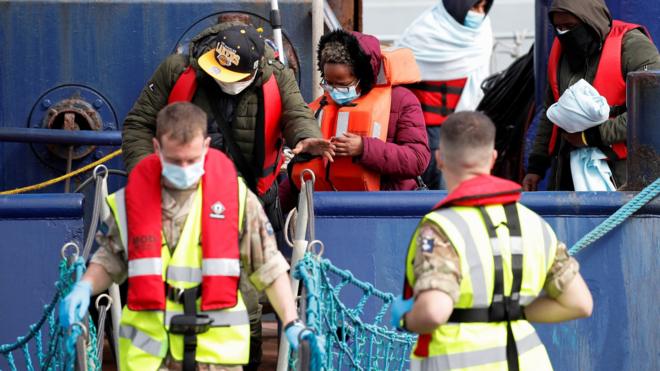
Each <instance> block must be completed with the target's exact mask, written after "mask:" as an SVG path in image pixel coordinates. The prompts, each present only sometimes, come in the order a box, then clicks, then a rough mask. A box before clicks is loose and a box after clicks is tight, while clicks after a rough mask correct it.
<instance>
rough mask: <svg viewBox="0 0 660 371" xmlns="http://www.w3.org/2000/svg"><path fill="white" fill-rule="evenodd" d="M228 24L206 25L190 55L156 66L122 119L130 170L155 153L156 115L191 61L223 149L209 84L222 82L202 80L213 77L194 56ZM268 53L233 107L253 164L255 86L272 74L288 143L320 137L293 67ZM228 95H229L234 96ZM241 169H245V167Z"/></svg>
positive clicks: (199, 100) (240, 140)
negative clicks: (278, 92)
mask: <svg viewBox="0 0 660 371" xmlns="http://www.w3.org/2000/svg"><path fill="white" fill-rule="evenodd" d="M229 25H230V24H229V23H221V24H217V25H215V26H213V27H210V28H207V29H206V30H204V31H203V32H202V33H200V34H199V35H197V36H196V37H195V38H194V39H193V40H192V41H191V44H190V49H189V51H190V55H189V56H188V55H182V54H174V55H170V56H169V57H167V58H166V59H165V61H163V62H162V63H161V64H160V66H158V68H157V69H156V72H154V74H153V76H152V77H151V78H150V79H149V81H148V82H147V84H146V86H145V88H144V89H143V90H142V93H141V94H140V96H139V98H138V99H137V101H136V102H135V105H134V106H133V108H132V109H131V111H130V112H129V113H128V115H127V117H126V120H125V121H124V126H123V130H122V137H123V138H122V139H123V141H122V150H123V158H124V164H125V165H126V169H127V170H128V171H131V169H133V167H134V166H135V165H136V164H137V163H138V162H139V161H140V160H141V159H142V158H144V157H145V156H147V155H148V154H150V153H153V145H152V138H153V137H154V135H155V133H156V115H157V114H158V111H160V109H161V108H163V107H165V105H167V99H168V97H169V94H170V91H171V90H172V88H173V86H174V84H175V83H176V81H177V80H178V78H179V75H180V74H181V73H182V72H183V71H184V70H185V69H186V68H187V67H188V66H189V65H192V67H193V68H194V69H195V70H196V71H197V76H198V82H199V83H198V88H197V91H196V93H195V95H194V97H193V99H192V102H193V103H195V104H196V105H198V106H199V107H201V108H202V109H203V110H204V111H205V112H206V114H207V115H208V116H209V118H210V119H211V120H209V135H211V138H212V146H213V147H216V148H218V149H220V150H223V151H224V150H225V148H223V147H224V146H223V145H222V140H221V139H220V138H219V136H220V134H219V130H218V128H217V123H215V122H214V121H215V120H213V119H214V118H215V115H214V114H213V110H212V108H211V103H212V102H211V101H210V99H209V98H208V95H209V94H208V92H207V89H218V91H219V90H220V87H219V86H218V85H217V84H215V83H212V84H203V83H202V82H203V80H204V79H207V80H208V79H210V80H211V81H213V80H212V79H211V77H210V76H208V75H207V74H206V73H204V72H203V71H202V70H201V69H200V68H199V66H198V65H197V60H196V58H197V57H199V55H201V54H203V53H204V52H205V51H207V50H209V45H210V40H212V39H213V35H215V34H217V32H218V31H219V30H221V29H223V28H225V27H228V26H229ZM264 54H265V56H264V58H262V60H261V62H260V68H259V72H258V74H257V77H256V79H255V81H254V83H253V84H252V85H251V86H250V87H248V88H247V89H246V90H245V91H243V92H242V93H240V94H239V95H238V96H236V97H235V98H234V99H237V103H236V108H235V110H234V115H235V118H234V120H233V122H232V123H231V124H230V125H231V128H232V133H233V136H234V139H235V141H236V143H237V144H238V147H239V148H240V150H241V153H242V154H243V156H244V157H245V159H246V160H247V162H248V163H250V164H252V163H253V156H254V143H255V128H256V126H257V112H258V97H257V91H258V89H262V84H263V83H264V82H266V81H268V79H269V78H270V77H271V75H274V76H275V79H276V80H277V84H278V86H279V90H280V96H281V99H282V120H281V129H282V136H283V138H284V140H285V143H286V144H287V145H288V146H289V147H291V148H293V147H294V146H295V145H296V143H298V142H299V141H300V140H302V139H305V138H320V137H321V132H320V130H319V128H318V125H317V123H316V120H315V119H314V117H313V113H312V111H311V110H310V109H309V107H308V106H307V104H306V103H305V101H304V100H303V98H302V96H301V95H300V90H299V88H298V83H297V82H296V79H295V77H294V75H293V72H292V71H291V69H289V68H287V67H285V66H284V65H282V64H281V63H280V62H279V61H277V60H276V59H275V58H274V53H273V51H272V49H270V48H269V47H266V51H265V53H264ZM227 99H231V97H228V98H227ZM238 170H239V172H240V171H241V169H238ZM259 170H260V169H255V172H254V173H255V174H259V173H260V171H259Z"/></svg>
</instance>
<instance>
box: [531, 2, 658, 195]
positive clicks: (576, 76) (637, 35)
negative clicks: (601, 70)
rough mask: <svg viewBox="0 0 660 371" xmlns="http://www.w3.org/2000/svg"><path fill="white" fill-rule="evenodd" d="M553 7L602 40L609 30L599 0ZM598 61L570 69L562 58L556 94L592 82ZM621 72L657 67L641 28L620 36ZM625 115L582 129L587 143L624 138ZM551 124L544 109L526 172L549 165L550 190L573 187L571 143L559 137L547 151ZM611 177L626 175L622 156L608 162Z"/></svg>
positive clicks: (548, 97) (541, 171) (607, 16)
mask: <svg viewBox="0 0 660 371" xmlns="http://www.w3.org/2000/svg"><path fill="white" fill-rule="evenodd" d="M553 11H566V12H570V13H572V14H574V15H575V16H576V17H577V18H579V19H580V20H581V21H582V22H584V23H585V24H587V25H589V26H590V27H592V28H593V29H594V30H596V32H597V33H598V34H599V35H600V36H601V40H603V41H604V40H605V38H606V37H607V35H608V34H609V31H610V25H611V15H610V13H609V10H608V9H607V7H606V6H605V4H604V3H603V2H602V0H581V1H575V0H555V1H554V2H553V4H552V6H551V8H550V12H551V13H552V12H553ZM599 62H600V53H598V54H596V55H593V56H592V57H591V58H588V59H587V60H586V61H585V67H584V69H583V70H582V71H578V72H576V71H571V69H570V67H569V65H568V62H567V61H566V60H565V59H564V58H562V59H561V60H560V63H559V68H558V71H559V72H558V82H559V94H560V95H561V94H563V93H564V91H565V90H566V89H567V88H568V87H570V86H571V85H573V84H575V83H576V82H578V81H579V80H580V79H585V80H586V81H587V82H589V83H593V81H594V78H595V76H596V71H597V69H598V64H599ZM621 69H622V71H621V73H622V74H623V76H624V78H625V76H626V75H627V74H628V72H632V71H640V70H644V69H660V55H659V54H658V49H657V48H656V47H655V45H653V43H652V42H651V40H649V38H648V37H647V36H646V35H645V34H644V33H642V32H641V31H640V30H633V31H630V32H628V33H627V34H626V35H624V37H623V42H622V51H621ZM554 102H555V99H554V97H553V94H552V89H551V88H550V87H549V86H548V89H547V94H546V98H545V108H546V109H547V108H548V107H550V106H551V105H552V104H553V103H554ZM627 119H628V115H627V114H626V113H623V114H621V115H619V116H616V117H614V118H611V119H609V120H608V121H605V122H604V123H602V124H601V125H598V126H596V127H594V128H592V129H589V130H587V131H585V135H586V138H587V139H588V140H587V143H588V144H589V145H590V146H598V145H611V144H613V143H617V142H621V141H626V137H627V121H628V120H627ZM552 126H553V124H552V123H551V122H550V120H548V118H547V116H546V115H545V113H543V114H542V117H541V120H540V122H539V126H538V130H537V134H536V139H535V141H534V145H533V148H532V152H531V153H530V157H529V163H528V167H527V172H528V173H531V174H538V175H541V176H543V175H544V174H545V172H546V170H547V169H548V168H549V167H550V166H551V165H553V166H552V169H551V171H550V174H549V176H550V178H549V180H548V189H549V190H573V181H572V178H571V175H570V174H571V173H570V164H569V153H570V151H571V150H572V149H573V148H572V146H571V145H570V144H569V143H568V142H566V141H565V140H563V139H562V138H561V136H560V137H559V138H558V140H559V145H558V147H557V148H559V151H557V152H558V153H557V154H555V155H554V158H551V157H550V156H549V155H548V144H549V142H550V137H551V134H552ZM610 167H611V168H612V173H613V175H614V180H615V182H616V183H617V184H616V185H617V186H621V185H622V183H623V182H625V178H626V162H625V160H622V161H616V162H610Z"/></svg>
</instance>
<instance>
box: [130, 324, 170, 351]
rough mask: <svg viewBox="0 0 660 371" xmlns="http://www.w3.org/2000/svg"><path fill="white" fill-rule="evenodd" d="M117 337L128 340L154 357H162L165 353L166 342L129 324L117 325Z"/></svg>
mask: <svg viewBox="0 0 660 371" xmlns="http://www.w3.org/2000/svg"><path fill="white" fill-rule="evenodd" d="M119 337H120V338H124V339H127V340H129V341H130V342H131V344H132V345H133V346H134V347H136V348H138V349H140V350H141V351H143V352H145V353H149V354H151V355H152V356H154V357H159V358H163V357H165V355H166V354H167V344H163V342H161V341H158V340H154V339H153V338H151V336H149V335H147V334H145V333H144V332H142V331H140V330H138V329H137V328H135V327H133V326H131V325H121V326H119Z"/></svg>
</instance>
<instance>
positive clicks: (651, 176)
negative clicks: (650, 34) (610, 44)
mask: <svg viewBox="0 0 660 371" xmlns="http://www.w3.org/2000/svg"><path fill="white" fill-rule="evenodd" d="M627 86H628V89H627V97H626V104H627V106H628V136H627V138H628V143H627V147H628V157H627V159H626V167H627V177H626V183H625V184H624V185H623V187H621V189H622V190H626V191H641V190H642V189H643V188H645V187H646V186H648V185H649V184H651V183H653V182H654V181H655V180H656V179H658V177H660V108H659V107H658V102H659V101H660V71H637V72H631V73H629V74H628V80H627Z"/></svg>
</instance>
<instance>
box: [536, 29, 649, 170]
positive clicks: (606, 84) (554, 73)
mask: <svg viewBox="0 0 660 371" xmlns="http://www.w3.org/2000/svg"><path fill="white" fill-rule="evenodd" d="M635 29H640V30H641V31H642V32H644V33H645V34H646V35H647V36H648V35H649V33H648V31H647V30H646V29H645V28H644V27H643V26H640V25H636V24H632V23H626V22H622V21H618V20H614V21H612V28H611V30H610V33H609V34H608V35H607V38H606V39H605V43H604V44H603V49H602V52H601V57H600V62H599V63H598V69H597V70H596V76H595V77H594V80H593V82H592V85H593V87H594V88H595V89H596V90H597V91H598V93H600V94H601V95H602V96H604V97H605V98H606V99H607V103H608V104H609V105H610V107H616V106H625V105H626V81H625V76H623V75H622V73H623V72H622V68H621V48H622V44H623V37H624V36H625V34H626V33H628V32H630V31H632V30H635ZM561 55H562V46H561V43H560V42H559V40H558V39H557V38H556V37H555V40H554V42H553V44H552V48H551V50H550V56H549V59H548V84H549V85H550V88H551V90H552V95H553V97H554V99H555V102H556V101H558V100H559V96H560V92H559V75H558V74H559V69H560V68H559V63H560V61H561ZM558 130H559V128H558V127H557V125H553V127H552V134H551V136H550V141H549V142H548V154H550V155H552V154H554V152H555V150H556V146H557V143H558V141H559V131H558ZM602 149H604V152H605V153H606V154H607V155H608V157H609V158H610V159H611V160H620V159H625V158H626V157H627V154H628V151H627V148H626V143H625V141H624V142H620V143H614V144H613V145H612V146H611V149H609V148H608V147H605V146H604V147H603V148H602Z"/></svg>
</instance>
